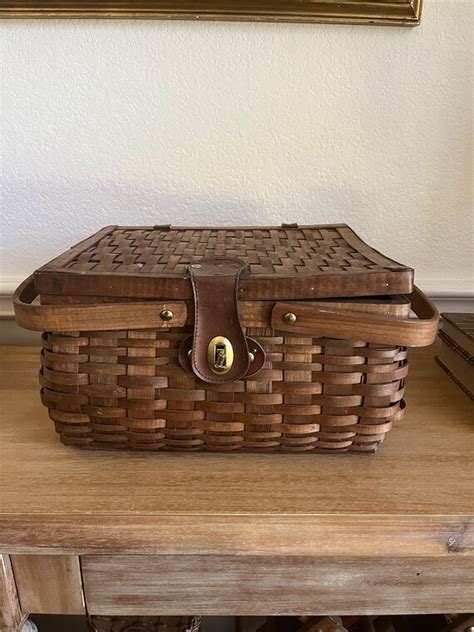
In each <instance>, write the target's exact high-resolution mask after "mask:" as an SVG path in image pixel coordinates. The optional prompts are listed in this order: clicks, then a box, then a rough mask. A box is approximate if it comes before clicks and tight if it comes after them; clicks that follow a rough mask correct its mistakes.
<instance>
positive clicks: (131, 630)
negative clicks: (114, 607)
mask: <svg viewBox="0 0 474 632" xmlns="http://www.w3.org/2000/svg"><path fill="white" fill-rule="evenodd" d="M87 627H88V629H89V630H90V632H199V630H200V629H201V617H104V616H89V617H87Z"/></svg>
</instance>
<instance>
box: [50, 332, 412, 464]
mask: <svg viewBox="0 0 474 632" xmlns="http://www.w3.org/2000/svg"><path fill="white" fill-rule="evenodd" d="M190 333H191V329H190V328H179V329H169V330H145V331H143V330H141V331H118V332H77V333H74V334H66V333H61V332H56V333H47V334H45V335H44V337H43V340H44V349H43V353H42V371H41V376H40V381H41V385H42V399H43V403H44V404H45V405H46V406H47V407H48V408H49V412H50V416H51V419H53V421H54V423H55V427H56V430H57V432H58V433H59V434H60V435H61V440H62V441H63V442H64V443H65V444H68V445H76V446H82V447H90V448H115V449H126V448H131V449H135V450H152V451H156V450H185V451H195V450H210V451H226V450H243V451H269V452H273V451H282V452H331V453H337V452H360V451H373V450H375V449H376V448H377V446H378V445H379V444H380V443H381V442H382V441H383V439H384V437H385V435H386V433H387V432H388V431H389V430H390V429H391V427H392V424H393V422H394V421H396V420H397V419H399V418H400V417H401V416H402V415H403V412H404V404H403V401H402V398H403V392H404V383H405V378H406V375H407V370H408V367H407V350H406V349H405V348H403V347H397V346H388V345H375V344H368V343H365V342H364V341H351V340H340V339H331V338H317V337H309V336H291V335H288V334H284V333H282V332H275V331H273V330H271V329H269V328H250V329H248V330H247V335H249V336H251V337H253V338H255V339H257V340H258V341H259V342H260V343H261V344H262V345H263V347H264V349H265V352H266V362H265V365H264V367H263V368H262V370H261V371H260V372H259V373H258V374H257V375H255V376H252V377H251V378H249V379H247V380H240V381H235V382H231V383H228V384H220V385H213V384H207V383H205V382H202V381H201V380H199V379H197V378H196V377H195V376H194V374H192V373H190V372H187V371H185V370H184V369H183V368H182V367H181V366H180V365H179V363H178V349H179V346H180V344H181V342H182V340H183V339H184V338H185V337H186V336H188V335H190Z"/></svg>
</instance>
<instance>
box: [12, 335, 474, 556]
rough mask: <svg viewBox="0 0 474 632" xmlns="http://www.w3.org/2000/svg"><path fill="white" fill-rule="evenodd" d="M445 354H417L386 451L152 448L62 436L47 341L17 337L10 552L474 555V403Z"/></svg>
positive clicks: (429, 351)
mask: <svg viewBox="0 0 474 632" xmlns="http://www.w3.org/2000/svg"><path fill="white" fill-rule="evenodd" d="M436 352H437V349H436V347H430V348H428V349H419V350H414V351H412V352H411V355H410V364H411V366H410V374H409V378H408V386H407V400H408V411H407V414H406V416H405V419H404V420H402V421H401V422H398V424H397V425H396V426H395V428H394V429H393V430H392V431H391V432H390V433H389V434H388V436H387V439H386V442H385V443H384V444H383V445H382V446H381V447H380V449H379V451H378V452H377V453H376V454H373V455H367V454H343V455H315V454H308V455H304V454H296V455H293V454H288V455H282V454H273V455H272V454H209V453H207V454H206V453H194V454H182V453H181V454H180V453H154V454H150V453H139V452H117V451H114V452H106V451H87V450H78V449H75V448H69V447H65V446H63V445H61V444H60V442H59V441H58V438H57V436H56V434H55V431H54V427H53V423H52V422H51V421H50V420H49V419H48V414H47V411H46V409H45V408H43V407H42V405H41V403H40V398H39V386H38V377H37V374H38V368H39V355H38V354H39V350H38V349H37V348H31V347H3V348H2V349H1V371H0V390H1V391H2V393H1V401H2V405H1V421H0V473H1V486H0V550H1V551H4V552H7V553H79V554H83V553H91V552H95V553H109V552H115V553H167V554H175V553H176V554H181V553H182V554H203V553H211V554H235V555H242V554H248V555H266V554H274V555H280V554H281V555H328V556H331V555H348V556H357V555H374V556H386V555H389V556H401V557H403V556H413V555H420V556H423V555H428V556H438V555H439V556H444V555H450V554H451V553H453V552H456V553H460V554H468V553H470V552H471V553H472V552H473V551H474V542H473V540H474V535H473V530H474V529H473V526H472V525H473V520H472V518H473V514H474V502H473V501H474V496H473V485H472V472H473V457H474V450H473V449H472V448H473V437H474V432H473V430H474V419H473V405H472V402H471V401H470V400H469V398H468V397H467V396H466V395H465V394H464V393H463V392H462V391H461V390H460V389H459V388H458V387H457V386H456V385H455V384H454V383H453V382H452V381H451V380H450V379H449V378H448V377H447V376H446V375H445V374H444V372H443V371H441V369H440V368H439V367H438V366H437V365H436V364H435V362H434V355H435V354H436Z"/></svg>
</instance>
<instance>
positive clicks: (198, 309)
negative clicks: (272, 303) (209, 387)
mask: <svg viewBox="0 0 474 632" xmlns="http://www.w3.org/2000/svg"><path fill="white" fill-rule="evenodd" d="M245 267H246V264H245V263H244V262H243V261H240V260H238V259H228V258H225V257H219V258H218V257H216V258H212V259H201V260H200V261H199V263H194V264H191V265H190V266H189V268H188V270H189V274H190V277H191V282H192V286H193V292H194V308H195V318H194V337H193V348H192V356H191V363H192V369H193V371H194V373H195V374H196V375H197V376H198V377H199V378H200V379H201V380H203V381H204V382H210V383H213V384H218V383H221V382H231V381H233V380H238V379H240V378H242V377H243V376H244V375H245V374H246V373H247V371H248V369H249V364H250V359H249V350H248V346H247V340H246V338H245V335H244V332H243V330H242V326H241V324H240V320H239V311H238V303H237V289H238V283H239V276H240V273H241V272H242V270H243V269H244V268H245ZM210 345H211V346H210ZM229 345H230V347H229Z"/></svg>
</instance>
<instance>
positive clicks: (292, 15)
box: [0, 0, 423, 26]
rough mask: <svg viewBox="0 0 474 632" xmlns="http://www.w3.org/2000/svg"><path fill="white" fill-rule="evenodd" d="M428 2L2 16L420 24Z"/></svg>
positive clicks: (171, 4) (9, 8)
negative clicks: (425, 3) (423, 7)
mask: <svg viewBox="0 0 474 632" xmlns="http://www.w3.org/2000/svg"><path fill="white" fill-rule="evenodd" d="M422 1H423V0H371V1H369V0H137V1H135V0H88V1H81V0H62V1H56V2H54V1H52V0H10V1H9V0H0V18H68V17H69V18H157V19H177V20H179V19H181V20H184V19H186V20H244V21H260V22H322V23H342V24H380V25H393V26H416V25H417V24H419V22H420V17H421V9H422Z"/></svg>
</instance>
